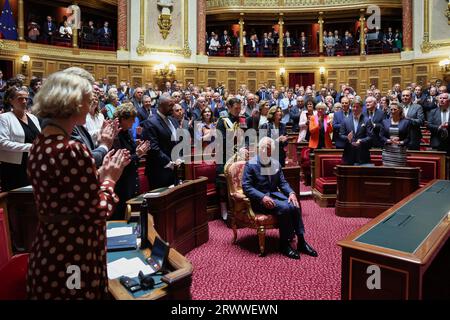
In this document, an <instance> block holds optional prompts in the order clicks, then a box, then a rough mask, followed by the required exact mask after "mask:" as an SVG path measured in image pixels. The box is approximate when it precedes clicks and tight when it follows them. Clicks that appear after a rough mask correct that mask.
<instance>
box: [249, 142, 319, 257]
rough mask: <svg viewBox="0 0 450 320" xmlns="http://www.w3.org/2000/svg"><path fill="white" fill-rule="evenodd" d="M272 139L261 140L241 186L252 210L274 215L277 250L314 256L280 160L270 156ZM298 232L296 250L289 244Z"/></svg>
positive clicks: (295, 197)
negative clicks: (278, 244)
mask: <svg viewBox="0 0 450 320" xmlns="http://www.w3.org/2000/svg"><path fill="white" fill-rule="evenodd" d="M272 150H275V142H274V140H273V139H271V138H269V137H264V138H262V139H261V141H260V142H259V145H258V154H259V155H258V156H256V157H254V158H252V159H250V161H249V162H248V163H247V164H246V165H245V169H244V174H243V178H242V189H243V191H244V193H245V195H246V196H247V197H248V198H249V199H250V202H251V205H252V209H253V210H254V211H255V212H258V213H261V214H276V215H277V218H278V225H279V230H280V251H281V253H283V254H284V255H286V256H287V257H289V258H291V259H300V252H301V253H305V254H307V255H310V256H312V257H317V252H316V251H315V250H314V249H313V248H312V247H311V246H310V245H309V244H308V243H307V242H306V241H305V238H304V233H305V228H304V225H303V219H302V214H301V207H300V204H299V202H298V200H297V196H296V195H295V192H294V191H293V190H292V188H291V187H290V186H289V183H288V182H287V181H286V179H285V178H284V175H283V171H282V170H281V166H280V163H279V162H278V161H277V160H276V159H274V158H273V157H272ZM294 233H295V234H296V235H297V250H295V249H294V248H292V247H291V245H290V240H291V239H292V238H293V234H294Z"/></svg>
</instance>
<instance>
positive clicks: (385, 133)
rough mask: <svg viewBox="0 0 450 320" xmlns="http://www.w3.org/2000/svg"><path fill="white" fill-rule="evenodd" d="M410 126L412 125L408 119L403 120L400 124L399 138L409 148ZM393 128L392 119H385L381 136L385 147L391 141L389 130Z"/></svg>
mask: <svg viewBox="0 0 450 320" xmlns="http://www.w3.org/2000/svg"><path fill="white" fill-rule="evenodd" d="M409 126H410V123H409V121H408V120H406V119H401V120H400V122H399V123H398V130H399V132H398V136H399V139H400V141H403V144H404V145H405V146H407V145H408V144H409ZM390 127H391V119H384V120H383V122H382V123H381V130H380V134H379V138H380V141H381V143H382V144H383V145H385V144H386V141H387V140H388V139H390V137H391V135H390V133H389V128H390Z"/></svg>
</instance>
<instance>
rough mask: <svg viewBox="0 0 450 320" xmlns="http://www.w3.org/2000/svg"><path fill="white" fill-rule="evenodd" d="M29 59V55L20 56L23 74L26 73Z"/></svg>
mask: <svg viewBox="0 0 450 320" xmlns="http://www.w3.org/2000/svg"><path fill="white" fill-rule="evenodd" d="M30 60H31V58H30V56H29V55H23V56H22V58H20V62H21V63H22V73H23V74H24V75H25V74H26V73H27V68H28V63H29V62H30Z"/></svg>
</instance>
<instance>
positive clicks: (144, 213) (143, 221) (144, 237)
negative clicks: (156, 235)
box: [139, 198, 150, 250]
mask: <svg viewBox="0 0 450 320" xmlns="http://www.w3.org/2000/svg"><path fill="white" fill-rule="evenodd" d="M139 220H140V221H139V224H140V226H141V250H144V249H147V248H149V247H150V241H149V240H148V204H147V199H145V198H144V200H143V201H142V204H141V213H140V215H139Z"/></svg>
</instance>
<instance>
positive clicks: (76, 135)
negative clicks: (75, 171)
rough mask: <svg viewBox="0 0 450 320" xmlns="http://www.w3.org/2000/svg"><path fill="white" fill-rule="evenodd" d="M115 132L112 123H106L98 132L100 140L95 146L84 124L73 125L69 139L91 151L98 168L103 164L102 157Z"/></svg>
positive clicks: (107, 149) (109, 147)
mask: <svg viewBox="0 0 450 320" xmlns="http://www.w3.org/2000/svg"><path fill="white" fill-rule="evenodd" d="M116 133H117V130H115V129H114V124H113V123H111V124H108V125H106V126H105V127H104V128H103V129H102V131H101V133H100V141H99V143H98V147H96V145H95V143H94V141H93V140H92V137H91V135H90V134H89V132H88V131H87V130H86V128H85V127H84V126H75V127H74V128H73V130H72V134H71V136H70V139H71V140H75V141H78V142H80V143H82V144H84V145H85V146H86V147H87V148H88V149H89V150H90V151H91V153H92V156H93V157H94V160H95V165H96V166H97V168H100V167H101V165H102V164H103V159H104V158H105V156H106V154H107V153H108V151H109V150H110V149H111V147H112V145H113V142H114V139H115V136H116Z"/></svg>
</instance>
